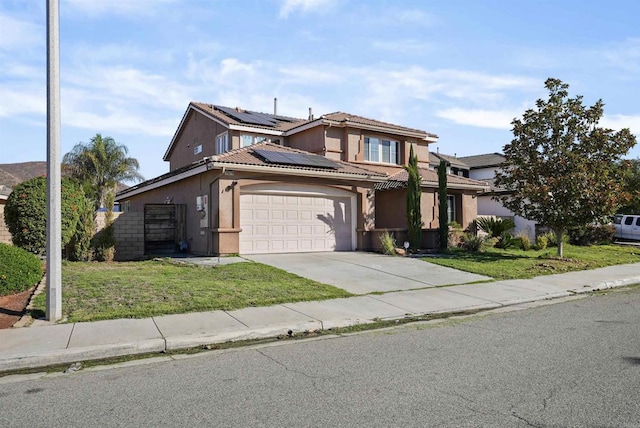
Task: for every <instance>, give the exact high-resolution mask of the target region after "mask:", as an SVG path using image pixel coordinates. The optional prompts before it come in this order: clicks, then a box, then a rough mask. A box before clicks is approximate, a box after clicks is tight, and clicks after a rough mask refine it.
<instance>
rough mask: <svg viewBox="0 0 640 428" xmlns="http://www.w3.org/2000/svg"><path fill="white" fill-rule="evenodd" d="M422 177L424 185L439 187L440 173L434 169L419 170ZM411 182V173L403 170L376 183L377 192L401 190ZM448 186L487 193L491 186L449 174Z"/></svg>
mask: <svg viewBox="0 0 640 428" xmlns="http://www.w3.org/2000/svg"><path fill="white" fill-rule="evenodd" d="M418 171H419V172H420V177H422V185H423V186H429V187H438V173H437V172H436V171H434V170H432V169H425V168H418ZM408 181H409V173H408V172H407V170H405V169H403V170H402V171H399V172H397V173H395V174H394V175H392V176H391V177H389V179H388V180H387V181H385V182H382V183H376V184H375V186H374V188H375V189H376V190H388V189H400V188H403V187H407V182H408ZM447 186H448V187H450V188H452V189H473V190H482V191H486V190H488V189H489V184H488V183H486V182H484V181H478V180H472V179H470V178H465V177H460V176H458V175H452V174H447Z"/></svg>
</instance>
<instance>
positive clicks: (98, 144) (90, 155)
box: [62, 134, 143, 210]
mask: <svg viewBox="0 0 640 428" xmlns="http://www.w3.org/2000/svg"><path fill="white" fill-rule="evenodd" d="M127 153H128V149H127V146H125V145H123V144H118V143H116V141H115V140H114V139H113V138H111V137H103V136H102V135H101V134H96V135H95V137H93V138H92V139H91V140H90V142H89V143H78V144H76V145H75V146H74V147H73V150H72V151H71V152H69V153H67V154H65V155H64V158H63V159H62V161H63V163H64V164H65V165H66V167H67V168H69V170H70V171H71V175H72V176H73V177H74V178H76V179H78V180H79V181H80V182H81V183H83V185H84V187H85V192H86V194H87V196H88V197H90V198H91V199H92V200H93V201H94V203H95V209H96V210H97V209H98V208H100V207H101V206H103V204H104V203H105V200H106V199H105V198H106V197H107V195H108V194H110V193H112V194H115V191H116V186H117V185H118V183H119V182H121V181H123V182H127V181H134V182H137V181H141V180H142V179H143V178H142V176H141V175H140V173H138V168H139V167H140V165H139V163H138V161H137V159H135V158H131V157H127Z"/></svg>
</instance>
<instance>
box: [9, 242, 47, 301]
mask: <svg viewBox="0 0 640 428" xmlns="http://www.w3.org/2000/svg"><path fill="white" fill-rule="evenodd" d="M41 279H42V262H41V261H40V259H39V258H37V257H36V256H34V255H33V254H31V253H30V252H28V251H26V250H23V249H22V248H18V247H14V246H11V245H7V244H0V296H7V295H9V294H15V293H21V292H23V291H26V290H28V289H29V288H31V287H33V286H34V285H36V284H37V283H38V282H39V281H40V280H41Z"/></svg>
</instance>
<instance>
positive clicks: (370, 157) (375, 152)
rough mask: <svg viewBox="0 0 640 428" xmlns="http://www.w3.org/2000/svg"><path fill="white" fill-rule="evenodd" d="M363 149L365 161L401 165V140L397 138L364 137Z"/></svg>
mask: <svg viewBox="0 0 640 428" xmlns="http://www.w3.org/2000/svg"><path fill="white" fill-rule="evenodd" d="M363 151H364V160H365V162H375V163H384V164H387V165H400V142H399V141H397V140H393V139H391V138H380V137H368V136H367V137H364V146H363ZM387 156H388V158H387ZM385 159H388V160H385Z"/></svg>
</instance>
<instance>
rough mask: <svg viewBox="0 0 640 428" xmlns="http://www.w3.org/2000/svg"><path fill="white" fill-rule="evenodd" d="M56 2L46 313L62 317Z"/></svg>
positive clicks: (51, 28)
mask: <svg viewBox="0 0 640 428" xmlns="http://www.w3.org/2000/svg"><path fill="white" fill-rule="evenodd" d="M58 8H59V0H47V310H46V317H47V320H48V321H57V320H59V319H60V318H62V217H61V209H62V196H61V194H60V176H61V171H60V28H59V24H60V23H59V15H58Z"/></svg>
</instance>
